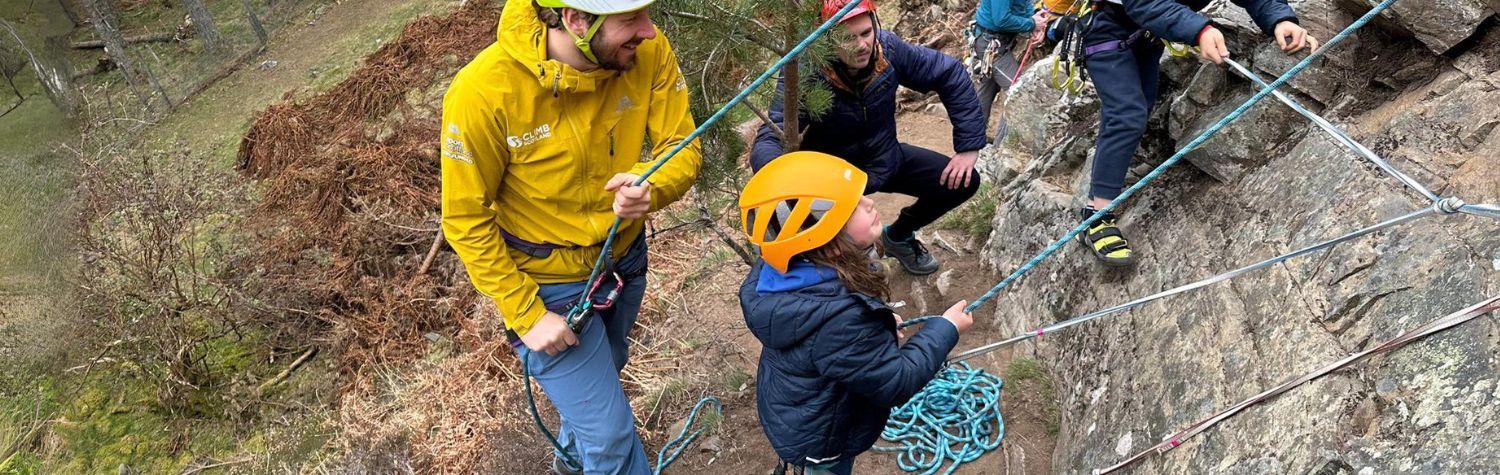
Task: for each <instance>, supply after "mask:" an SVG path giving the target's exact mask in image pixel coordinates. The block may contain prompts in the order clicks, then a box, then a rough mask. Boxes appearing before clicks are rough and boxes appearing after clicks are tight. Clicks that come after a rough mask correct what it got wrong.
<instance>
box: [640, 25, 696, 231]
mask: <svg viewBox="0 0 1500 475" xmlns="http://www.w3.org/2000/svg"><path fill="white" fill-rule="evenodd" d="M656 41H662V42H666V41H667V38H666V36H660V34H659V33H658V36H657V38H656ZM663 50H665V51H666V54H662V55H660V58H661V59H660V60H658V62H657V64H655V65H654V66H655V67H656V71H657V72H656V79H655V80H654V81H652V83H651V103H650V106H649V107H650V112H649V113H648V117H647V122H646V132H647V133H648V134H650V136H651V143H652V148H651V156H652V157H653V160H652V161H651V162H643V163H640V164H637V165H636V166H634V167H632V168H631V169H630V173H634V174H637V175H640V174H642V173H645V172H646V169H647V168H650V167H651V165H652V164H654V163H655V162H656V161H657V160H661V159H662V157H663V156H664V155H666V154H667V152H669V151H671V150H672V149H673V148H675V147H677V145H678V144H680V143H682V141H683V140H685V139H687V136H688V135H690V134H692V133H693V129H696V128H697V125H696V124H695V123H694V122H693V112H692V110H691V109H689V104H688V88H687V79H686V78H684V77H683V76H682V69H681V68H679V67H678V65H677V53H676V52H674V51H673V50H672V47H671V46H670V45H665V47H664V48H663ZM702 163H703V152H702V151H701V150H700V149H699V147H698V141H697V140H694V141H693V142H692V143H690V144H688V146H687V147H683V149H682V151H680V152H677V155H676V156H674V157H673V158H672V160H671V161H669V162H667V164H666V165H662V167H661V168H660V169H658V170H657V171H656V173H654V174H652V175H651V177H650V178H648V179H647V180H646V181H648V182H650V183H651V208H650V210H651V211H653V212H654V211H656V210H659V209H662V208H664V207H666V206H667V205H669V204H672V202H674V201H677V200H678V199H680V198H682V195H684V194H687V191H688V189H689V188H692V187H693V184H694V183H695V182H697V180H698V167H699V166H700V165H701V164H702Z"/></svg>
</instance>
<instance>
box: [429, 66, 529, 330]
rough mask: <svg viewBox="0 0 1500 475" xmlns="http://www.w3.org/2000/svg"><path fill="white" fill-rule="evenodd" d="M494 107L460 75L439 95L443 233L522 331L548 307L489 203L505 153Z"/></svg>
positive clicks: (478, 282) (509, 325) (510, 321)
mask: <svg viewBox="0 0 1500 475" xmlns="http://www.w3.org/2000/svg"><path fill="white" fill-rule="evenodd" d="M495 113H496V111H495V110H493V108H492V107H491V106H490V105H489V102H488V101H486V100H485V98H484V97H483V96H482V95H481V94H479V93H478V92H476V91H474V90H473V89H470V88H466V87H465V86H464V84H463V81H462V78H460V79H459V80H456V81H454V83H453V86H452V87H451V88H449V90H448V93H447V94H446V95H444V96H443V132H442V137H443V139H442V142H443V143H442V150H443V153H442V157H443V158H442V169H443V235H444V236H445V237H447V239H448V244H450V245H452V246H453V250H454V251H456V252H457V253H458V257H459V259H461V260H463V263H464V267H465V268H466V269H467V270H468V272H469V280H470V281H472V282H473V283H474V288H476V289H478V290H479V292H480V293H482V294H484V295H487V296H489V297H490V298H491V299H494V301H495V305H496V306H497V307H498V308H499V310H500V316H501V318H503V319H504V320H505V327H506V328H507V329H510V330H511V331H513V332H515V333H516V335H524V334H526V332H527V331H528V330H530V329H531V327H532V326H533V325H535V324H536V322H537V321H538V320H540V319H541V318H542V315H544V314H545V312H546V306H545V305H543V304H542V302H541V299H540V298H539V297H538V296H537V284H536V281H534V280H532V279H531V277H529V276H527V275H526V274H525V273H522V272H521V271H520V270H518V269H517V268H516V263H515V261H513V260H511V258H510V255H509V254H508V253H507V249H506V245H505V239H504V238H502V237H501V236H500V227H499V226H498V225H497V224H496V222H495V217H496V215H495V213H496V211H495V209H494V208H493V207H492V205H493V204H494V201H495V195H496V194H497V193H498V190H499V189H500V181H501V177H502V176H503V175H504V173H505V165H506V161H507V160H509V152H508V151H507V149H506V148H505V147H506V146H505V134H504V133H503V131H502V130H500V122H499V120H498V118H497V117H496V116H495Z"/></svg>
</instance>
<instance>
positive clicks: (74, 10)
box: [57, 0, 83, 27]
mask: <svg viewBox="0 0 1500 475" xmlns="http://www.w3.org/2000/svg"><path fill="white" fill-rule="evenodd" d="M57 3H58V4H61V5H62V10H63V13H66V14H68V21H71V22H73V26H74V27H77V26H79V25H82V24H83V17H80V16H79V15H78V7H77V6H75V5H73V2H72V0H57Z"/></svg>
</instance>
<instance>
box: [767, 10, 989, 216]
mask: <svg viewBox="0 0 1500 475" xmlns="http://www.w3.org/2000/svg"><path fill="white" fill-rule="evenodd" d="M878 41H879V43H880V49H879V50H878V51H877V52H876V53H877V54H876V56H875V59H874V61H875V69H874V72H873V73H872V75H871V78H870V79H869V80H868V81H867V82H866V83H865V87H863V88H859V89H858V90H855V89H856V88H854V87H851V86H850V85H847V84H844V82H843V81H842V80H841V79H840V78H838V76H837V75H836V74H834V73H833V70H832V69H829V68H826V67H825V68H823V70H822V73H821V74H818V73H814V74H813V75H812V76H813V77H812V78H811V80H813V81H817V82H820V83H822V84H824V85H827V86H828V87H829V89H831V90H832V91H833V105H832V106H831V107H830V108H829V109H828V110H827V111H826V112H824V113H823V115H822V116H819V117H817V118H812V117H809V116H808V114H807V111H806V110H801V111H799V112H798V117H797V123H798V124H800V125H801V126H802V127H804V128H805V132H804V135H803V136H802V150H810V151H814V152H823V153H826V154H829V155H833V156H835V157H839V158H842V159H844V160H845V161H848V162H849V163H852V164H854V165H855V166H857V167H859V168H860V169H861V170H864V171H865V173H868V174H869V175H870V181H869V182H868V184H867V185H866V187H865V189H866V191H867V192H873V191H875V190H879V189H880V188H881V187H882V186H883V185H884V184H885V182H886V180H888V179H890V178H891V176H890V175H891V174H892V173H894V172H895V170H896V166H897V164H898V163H899V161H900V160H901V149H900V145H901V144H900V142H898V141H897V139H896V89H897V86H904V87H906V88H908V89H911V90H914V91H917V92H921V93H930V92H937V93H938V96H939V97H941V98H942V100H943V106H944V107H946V108H947V109H948V120H949V121H950V122H952V123H953V150H954V151H958V152H970V151H975V150H979V149H981V148H984V141H985V139H984V114H983V111H981V110H979V96H978V95H977V94H975V93H974V85H973V83H972V82H971V80H970V79H969V71H968V70H967V69H965V68H964V66H963V63H960V62H959V61H958V60H956V59H953V57H951V56H948V55H946V54H943V53H942V52H939V51H935V50H932V49H930V48H924V47H921V46H915V45H912V44H909V43H907V42H905V41H902V40H901V38H900V37H897V36H896V35H895V34H894V33H891V32H889V31H885V30H880V32H879V34H878ZM809 69H810V68H806V67H804V68H803V71H808V70H809ZM813 71H816V70H813ZM784 88H785V83H784V82H782V81H779V80H778V81H777V83H776V95H775V98H774V99H773V100H772V102H771V107H770V110H769V111H768V114H770V116H771V122H775V123H776V126H777V127H780V126H781V125H782V124H784V123H785V122H784V121H783V115H782V114H783V112H782V106H783V104H782V98H783V97H784V96H785V95H784V94H783V93H782V91H783V90H784ZM781 154H782V149H781V139H780V138H777V137H776V134H775V133H774V132H772V131H771V128H770V127H769V126H765V125H762V126H761V127H760V133H759V135H757V136H756V138H755V148H754V149H753V150H752V151H751V152H750V167H751V168H752V169H755V170H760V167H763V166H765V165H766V164H767V163H770V161H771V160H772V159H775V158H776V157H779V156H781Z"/></svg>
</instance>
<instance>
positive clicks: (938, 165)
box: [865, 144, 979, 236]
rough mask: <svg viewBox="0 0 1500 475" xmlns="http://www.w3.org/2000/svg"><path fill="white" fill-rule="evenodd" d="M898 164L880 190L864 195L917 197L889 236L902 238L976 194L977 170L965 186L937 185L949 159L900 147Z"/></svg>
mask: <svg viewBox="0 0 1500 475" xmlns="http://www.w3.org/2000/svg"><path fill="white" fill-rule="evenodd" d="M901 155H902V157H901V163H900V164H898V165H897V166H896V170H895V171H894V172H893V173H891V176H890V178H887V179H886V180H885V183H884V184H882V185H881V187H880V189H876V190H865V192H866V193H874V192H883V193H900V194H903V195H907V196H912V197H916V198H917V202H916V203H912V204H911V206H907V207H905V208H902V209H901V215H900V217H898V218H896V222H894V223H891V224H890V231H889V232H890V234H892V235H896V236H905V235H909V234H911V233H915V232H916V231H917V230H918V229H922V227H923V226H926V225H929V224H932V222H933V221H937V219H938V218H941V217H943V215H944V214H948V212H949V211H952V210H953V208H957V207H958V205H961V204H963V203H964V202H965V201H968V200H969V198H970V197H972V196H974V192H976V191H979V171H978V170H973V171H970V172H969V175H970V179H969V186H966V187H960V188H958V189H949V188H948V187H946V186H943V185H942V184H941V183H938V178H939V177H941V176H942V175H943V169H945V168H948V161H949V160H950V158H949V157H948V156H947V155H943V154H941V153H937V152H934V151H931V150H928V149H925V148H922V147H918V146H915V145H908V144H901Z"/></svg>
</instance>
